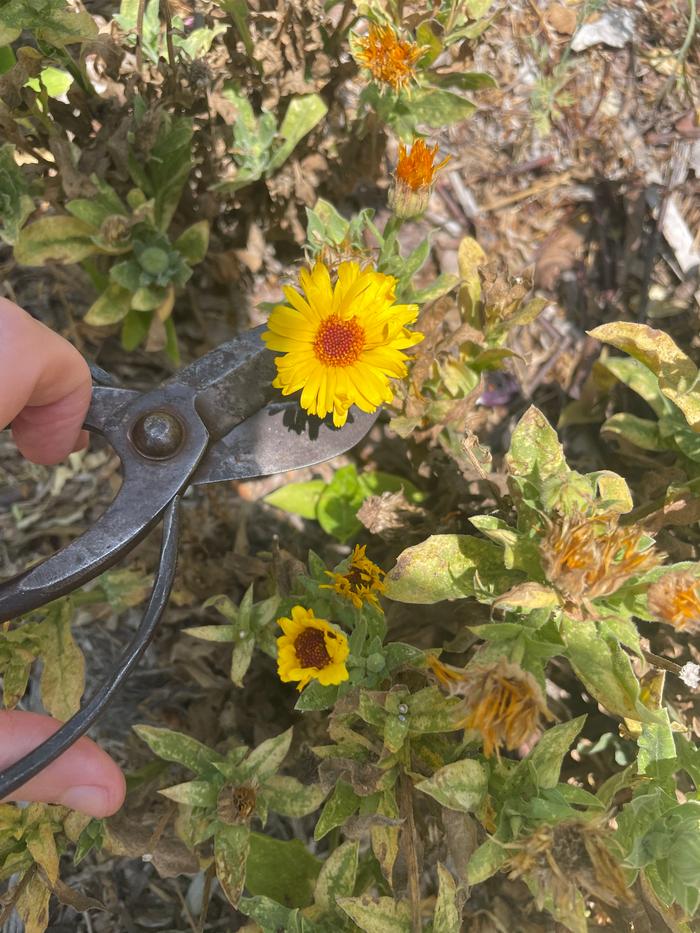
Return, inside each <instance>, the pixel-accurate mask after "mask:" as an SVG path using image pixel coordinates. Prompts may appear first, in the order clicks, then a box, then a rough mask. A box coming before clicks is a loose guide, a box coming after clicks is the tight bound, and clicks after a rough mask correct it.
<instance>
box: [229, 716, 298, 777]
mask: <svg viewBox="0 0 700 933" xmlns="http://www.w3.org/2000/svg"><path fill="white" fill-rule="evenodd" d="M293 733H294V727H293V726H290V728H289V729H287V730H286V732H281V733H280V734H279V735H275V736H273V737H272V738H271V739H266V740H265V741H264V742H261V743H260V745H258V746H257V748H254V749H253V751H252V752H251V753H250V755H248V757H247V758H246V760H245V761H244V762H243V764H242V765H241V780H246V779H247V778H249V777H254V778H255V779H256V781H257V782H258V783H259V784H264V782H265V781H266V780H267V779H268V778H269V777H271V776H272V775H273V774H274V773H275V771H277V770H278V768H279V767H280V765H281V764H282V762H283V761H284V759H285V758H286V757H287V753H288V752H289V747H290V745H291V744H292V735H293Z"/></svg>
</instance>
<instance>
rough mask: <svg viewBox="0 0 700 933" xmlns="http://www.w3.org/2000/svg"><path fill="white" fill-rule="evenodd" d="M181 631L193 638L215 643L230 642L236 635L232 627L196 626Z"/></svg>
mask: <svg viewBox="0 0 700 933" xmlns="http://www.w3.org/2000/svg"><path fill="white" fill-rule="evenodd" d="M182 631H183V632H184V633H185V635H191V636H192V637H193V638H201V639H202V640H203V641H214V642H217V643H228V642H232V641H233V640H234V638H235V637H236V633H237V630H236V627H235V626H234V625H197V626H194V628H184V629H183V630H182Z"/></svg>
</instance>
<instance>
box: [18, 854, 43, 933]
mask: <svg viewBox="0 0 700 933" xmlns="http://www.w3.org/2000/svg"><path fill="white" fill-rule="evenodd" d="M30 871H33V869H30ZM50 897H51V891H50V890H49V889H48V888H47V887H46V885H45V884H44V882H43V881H42V880H41V878H40V876H39V874H38V873H36V872H35V873H33V874H32V877H31V878H30V879H29V883H28V884H27V886H26V887H25V888H24V890H23V891H22V893H21V894H20V896H19V897H18V899H17V903H16V904H15V907H16V908H17V913H18V914H19V916H20V918H21V919H22V920H23V921H24V933H44V931H45V930H46V929H47V927H48V925H49V899H50Z"/></svg>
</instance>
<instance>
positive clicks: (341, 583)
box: [321, 544, 384, 609]
mask: <svg viewBox="0 0 700 933" xmlns="http://www.w3.org/2000/svg"><path fill="white" fill-rule="evenodd" d="M366 549H367V546H366V545H365V544H363V545H362V546H360V545H359V544H356V545H355V550H354V551H353V552H352V557H351V558H350V564H349V565H348V569H347V570H346V571H345V573H335V572H333V571H331V570H327V571H326V574H327V576H329V577H330V578H331V579H332V580H333V582H332V583H322V584H321V589H322V590H335V592H336V593H338V595H340V596H344V597H345V599H349V600H350V601H351V602H352V604H353V606H354V607H355V608H356V609H361V608H362V604H363V603H371V604H372V605H373V606H377V607H379V600H378V599H377V595H378V594H379V593H383V592H384V584H383V583H382V577H383V576H384V571H383V570H382V569H381V567H377V565H376V564H373V563H372V561H371V560H370V559H369V557H366V556H365V551H366Z"/></svg>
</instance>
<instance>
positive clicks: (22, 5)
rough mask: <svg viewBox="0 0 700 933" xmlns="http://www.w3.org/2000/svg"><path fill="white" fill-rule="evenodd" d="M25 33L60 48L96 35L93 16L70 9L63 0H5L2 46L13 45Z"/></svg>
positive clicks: (1, 14) (0, 35)
mask: <svg viewBox="0 0 700 933" xmlns="http://www.w3.org/2000/svg"><path fill="white" fill-rule="evenodd" d="M23 30H26V31H27V32H28V33H32V35H33V36H34V38H35V39H38V40H40V41H43V42H46V43H48V44H49V45H55V46H58V47H59V48H62V47H63V46H66V45H72V44H74V43H78V42H83V41H85V40H86V39H92V38H93V37H94V36H96V35H97V25H96V23H95V21H94V19H93V18H92V16H90V14H89V13H86V12H82V13H74V12H73V11H72V10H67V9H66V7H65V3H64V2H63V0H43V2H36V0H34V2H28V0H4V3H3V4H2V5H0V45H9V44H10V43H11V42H14V40H15V39H16V38H17V37H18V36H19V35H20V33H21V32H22V31H23Z"/></svg>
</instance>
